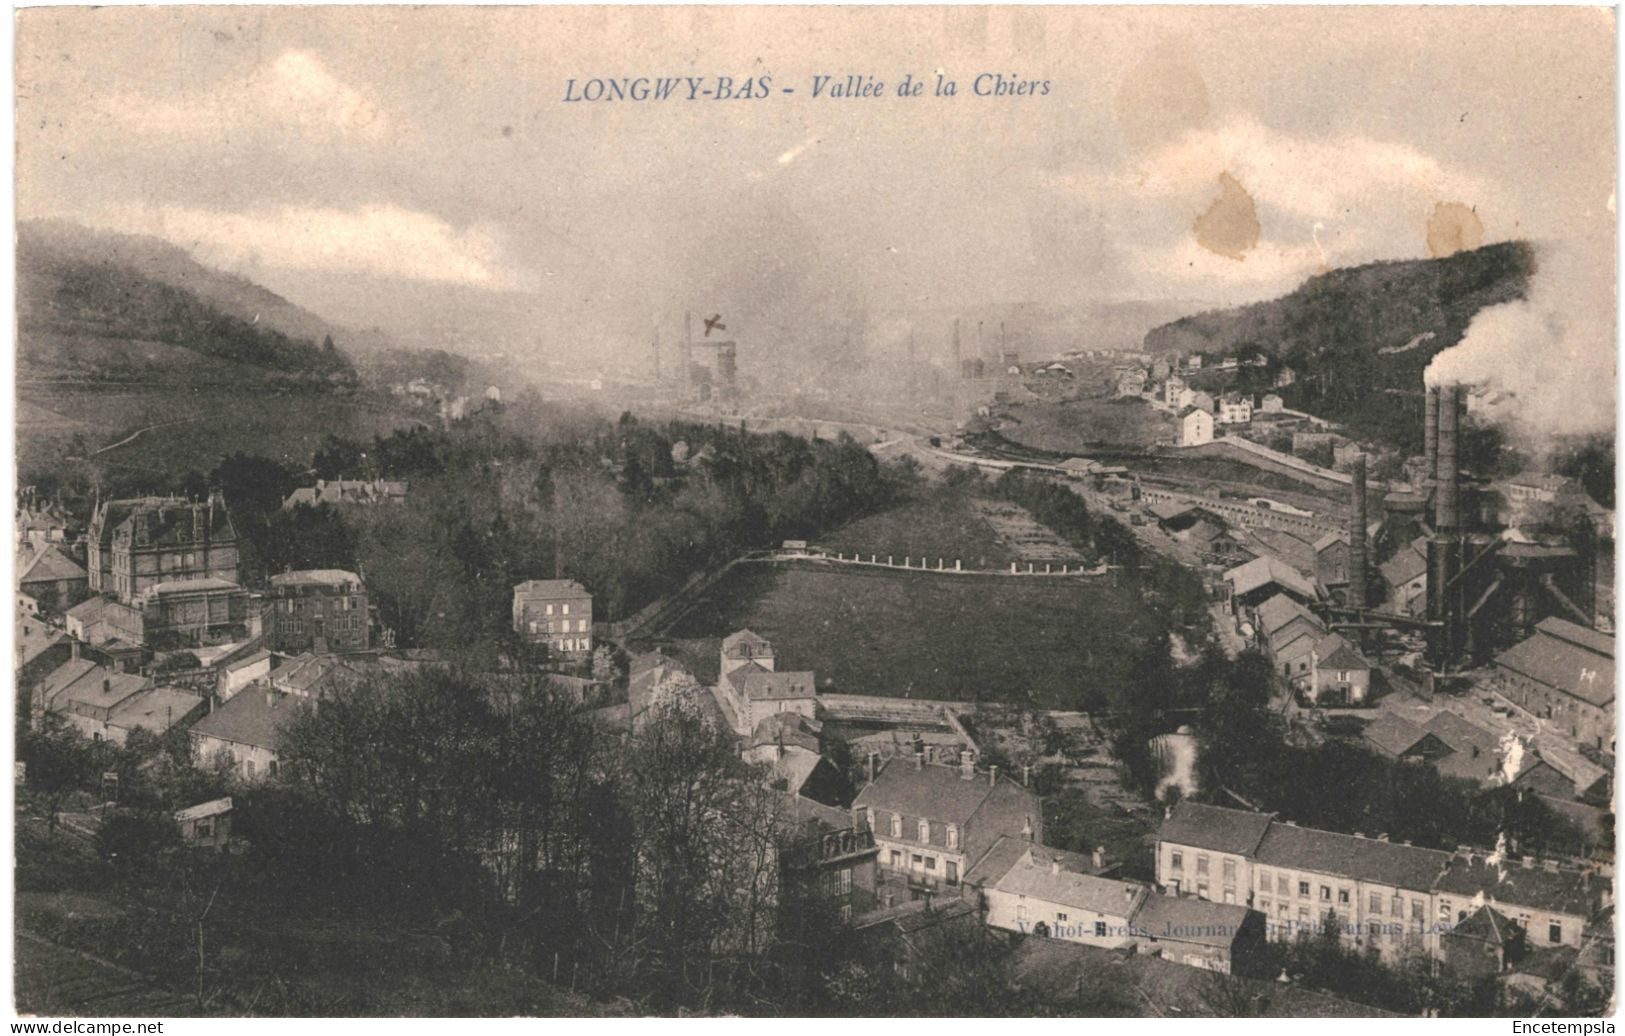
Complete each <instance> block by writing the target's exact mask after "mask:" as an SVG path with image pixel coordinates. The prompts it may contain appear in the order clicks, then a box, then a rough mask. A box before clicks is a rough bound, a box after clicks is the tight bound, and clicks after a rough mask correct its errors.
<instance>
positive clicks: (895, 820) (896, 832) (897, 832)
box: [891, 813, 903, 838]
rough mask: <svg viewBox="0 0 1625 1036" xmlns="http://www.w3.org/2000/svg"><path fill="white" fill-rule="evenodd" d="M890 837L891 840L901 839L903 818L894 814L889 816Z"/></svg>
mask: <svg viewBox="0 0 1625 1036" xmlns="http://www.w3.org/2000/svg"><path fill="white" fill-rule="evenodd" d="M891 836H892V837H893V838H901V837H903V818H902V817H900V816H898V815H897V814H896V813H893V814H892V815H891Z"/></svg>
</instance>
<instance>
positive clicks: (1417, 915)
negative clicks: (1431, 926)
mask: <svg viewBox="0 0 1625 1036" xmlns="http://www.w3.org/2000/svg"><path fill="white" fill-rule="evenodd" d="M1422 910H1423V908H1422V901H1421V900H1420V899H1413V900H1411V920H1412V921H1416V922H1417V923H1418V925H1419V926H1420V923H1421V922H1422V921H1423V920H1425V919H1426V916H1425V915H1424V914H1423V912H1422Z"/></svg>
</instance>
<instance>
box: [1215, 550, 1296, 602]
mask: <svg viewBox="0 0 1625 1036" xmlns="http://www.w3.org/2000/svg"><path fill="white" fill-rule="evenodd" d="M1224 578H1225V580H1226V581H1227V582H1229V583H1230V584H1231V586H1232V587H1233V588H1234V591H1235V592H1236V593H1238V594H1245V593H1251V592H1252V591H1254V590H1257V589H1258V588H1259V587H1263V586H1268V585H1269V584H1270V583H1274V584H1276V585H1277V586H1279V587H1280V588H1281V589H1283V590H1290V591H1292V592H1293V593H1296V594H1299V595H1301V596H1303V597H1314V596H1315V588H1314V586H1313V585H1312V584H1311V583H1310V582H1309V581H1308V580H1307V579H1305V578H1304V577H1303V575H1302V574H1301V573H1299V572H1298V570H1297V569H1295V568H1293V567H1292V566H1291V565H1288V564H1287V563H1286V562H1284V561H1282V560H1281V559H1279V558H1273V557H1270V556H1269V555H1264V556H1263V557H1257V558H1254V559H1253V560H1251V561H1249V562H1247V563H1246V564H1244V565H1238V566H1236V567H1235V568H1232V569H1231V570H1230V571H1228V572H1226V573H1225V574H1224Z"/></svg>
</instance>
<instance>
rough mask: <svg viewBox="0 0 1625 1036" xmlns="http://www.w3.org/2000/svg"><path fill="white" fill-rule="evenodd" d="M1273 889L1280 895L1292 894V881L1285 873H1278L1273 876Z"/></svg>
mask: <svg viewBox="0 0 1625 1036" xmlns="http://www.w3.org/2000/svg"><path fill="white" fill-rule="evenodd" d="M1275 891H1276V893H1277V894H1279V895H1282V896H1290V895H1292V882H1291V881H1290V880H1288V878H1287V876H1286V875H1285V874H1278V875H1276V878H1275Z"/></svg>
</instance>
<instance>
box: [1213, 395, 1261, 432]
mask: <svg viewBox="0 0 1625 1036" xmlns="http://www.w3.org/2000/svg"><path fill="white" fill-rule="evenodd" d="M1252 419H1253V397H1252V396H1249V395H1244V394H1242V393H1239V392H1226V393H1225V394H1224V395H1223V396H1222V397H1221V398H1220V400H1219V423H1220V424H1249V423H1251V421H1252Z"/></svg>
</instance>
